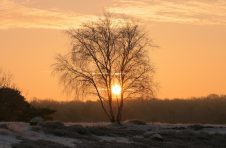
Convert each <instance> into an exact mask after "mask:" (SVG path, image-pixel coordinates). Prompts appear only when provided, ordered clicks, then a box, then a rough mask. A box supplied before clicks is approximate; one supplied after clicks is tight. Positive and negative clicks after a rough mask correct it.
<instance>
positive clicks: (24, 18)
mask: <svg viewBox="0 0 226 148" xmlns="http://www.w3.org/2000/svg"><path fill="white" fill-rule="evenodd" d="M24 2H26V1H24ZM0 11H1V13H0V18H1V19H0V24H1V25H0V29H10V28H46V29H66V28H69V27H76V26H75V25H80V24H81V23H82V22H86V21H88V20H92V19H95V16H89V15H84V14H79V13H67V12H64V11H60V10H45V9H38V8H32V7H27V6H24V5H22V4H20V3H16V2H13V1H10V0H1V1H0Z"/></svg>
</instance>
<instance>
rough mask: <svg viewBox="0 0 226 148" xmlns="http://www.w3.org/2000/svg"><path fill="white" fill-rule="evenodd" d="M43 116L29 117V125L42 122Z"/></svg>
mask: <svg viewBox="0 0 226 148" xmlns="http://www.w3.org/2000/svg"><path fill="white" fill-rule="evenodd" d="M43 121H44V120H43V118H42V117H34V118H32V119H31V121H30V125H40V124H41V123H43Z"/></svg>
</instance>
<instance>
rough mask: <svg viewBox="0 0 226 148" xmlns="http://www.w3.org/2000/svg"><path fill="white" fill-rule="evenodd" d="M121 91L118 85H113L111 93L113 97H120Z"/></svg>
mask: <svg viewBox="0 0 226 148" xmlns="http://www.w3.org/2000/svg"><path fill="white" fill-rule="evenodd" d="M121 90H122V89H121V86H120V85H118V84H115V85H113V86H112V93H113V94H114V95H120V94H121Z"/></svg>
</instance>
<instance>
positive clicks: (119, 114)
mask: <svg viewBox="0 0 226 148" xmlns="http://www.w3.org/2000/svg"><path fill="white" fill-rule="evenodd" d="M123 103H124V102H123V95H121V101H120V105H119V108H118V113H117V117H116V121H117V123H118V124H121V120H122V111H123Z"/></svg>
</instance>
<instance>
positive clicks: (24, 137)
mask: <svg viewBox="0 0 226 148" xmlns="http://www.w3.org/2000/svg"><path fill="white" fill-rule="evenodd" d="M186 139H189V140H186ZM225 139H226V125H210V124H205V125H204V124H195V125H194V124H161V123H155V124H147V125H135V124H128V123H127V124H124V125H123V126H116V125H111V124H109V123H65V124H64V125H61V124H59V123H57V122H56V123H54V122H49V123H48V124H43V125H39V126H30V125H29V123H23V122H0V148H11V147H15V148H28V147H29V148H33V147H34V148H35V145H36V146H37V145H42V146H41V147H43V148H45V147H48V148H50V147H56V146H57V147H58V148H61V147H62V148H64V147H65V148H70V147H73V148H74V147H90V146H92V147H98V145H99V146H100V147H113V146H116V147H136V146H137V147H149V146H150V147H151V146H152V147H159V146H169V147H181V146H183V144H185V146H186V145H187V146H188V145H189V144H190V147H196V146H202V147H205V146H206V147H226V140H225ZM224 141H225V142H224Z"/></svg>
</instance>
